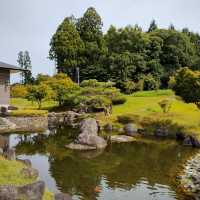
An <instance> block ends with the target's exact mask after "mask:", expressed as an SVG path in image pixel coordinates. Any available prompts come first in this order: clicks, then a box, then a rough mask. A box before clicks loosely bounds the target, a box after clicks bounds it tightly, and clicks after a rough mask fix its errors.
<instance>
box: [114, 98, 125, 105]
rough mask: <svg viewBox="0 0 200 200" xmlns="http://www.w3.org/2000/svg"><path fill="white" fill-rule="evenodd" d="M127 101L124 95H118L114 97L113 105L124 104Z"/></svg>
mask: <svg viewBox="0 0 200 200" xmlns="http://www.w3.org/2000/svg"><path fill="white" fill-rule="evenodd" d="M126 101H127V99H126V97H124V96H116V97H113V98H112V104H113V105H120V104H124V103H125V102H126Z"/></svg>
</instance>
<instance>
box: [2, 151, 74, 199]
mask: <svg viewBox="0 0 200 200" xmlns="http://www.w3.org/2000/svg"><path fill="white" fill-rule="evenodd" d="M1 154H2V156H4V157H5V158H6V159H8V160H17V161H18V162H21V163H23V164H24V168H22V169H21V171H20V174H21V175H22V176H23V177H25V178H28V179H38V177H39V172H38V170H36V169H34V168H32V164H31V161H30V160H28V159H25V160H22V159H17V158H16V155H15V150H14V149H13V148H11V149H7V150H6V151H4V150H2V152H1ZM45 188H46V186H45V183H44V181H40V180H39V181H36V182H34V183H32V184H27V185H24V186H14V185H2V186H0V199H1V200H19V199H24V200H42V199H43V196H44V192H45ZM54 199H55V200H72V198H71V197H70V196H69V195H68V194H64V193H59V194H55V195H54Z"/></svg>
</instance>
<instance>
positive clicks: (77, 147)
mask: <svg viewBox="0 0 200 200" xmlns="http://www.w3.org/2000/svg"><path fill="white" fill-rule="evenodd" d="M65 147H66V148H68V149H73V150H95V149H96V147H93V146H88V145H83V144H75V143H70V144H68V145H65Z"/></svg>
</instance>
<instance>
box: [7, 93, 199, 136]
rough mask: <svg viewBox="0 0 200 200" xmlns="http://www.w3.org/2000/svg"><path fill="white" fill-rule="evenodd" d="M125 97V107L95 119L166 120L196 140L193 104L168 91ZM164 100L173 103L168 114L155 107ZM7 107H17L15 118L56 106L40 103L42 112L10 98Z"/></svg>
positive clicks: (196, 122) (196, 112) (37, 113)
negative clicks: (181, 127) (9, 105)
mask: <svg viewBox="0 0 200 200" xmlns="http://www.w3.org/2000/svg"><path fill="white" fill-rule="evenodd" d="M126 98H127V102H126V103H125V104H123V105H118V106H113V114H112V115H111V116H110V117H105V116H104V114H103V113H101V114H98V115H97V118H98V119H99V120H100V121H101V122H102V123H107V122H116V119H117V116H119V115H126V114H135V115H139V116H140V117H141V118H143V117H150V118H152V119H170V120H171V121H173V122H174V123H177V124H178V125H181V126H184V129H185V131H186V132H188V133H192V134H194V133H195V134H198V137H199V138H200V111H199V110H198V108H197V107H196V106H195V105H194V104H186V103H184V102H183V101H181V100H180V98H178V97H176V96H175V95H174V93H173V92H172V91H171V90H157V91H145V92H136V93H134V94H132V95H126ZM166 98H170V99H172V101H173V103H172V107H171V110H170V112H169V113H163V112H162V110H161V108H160V106H159V104H158V103H159V102H160V101H161V100H163V99H166ZM11 104H12V105H14V106H17V107H18V108H19V110H18V111H14V112H13V115H15V116H19V115H25V116H29V115H32V114H35V115H40V114H41V115H43V114H45V113H46V112H47V110H49V109H50V108H52V107H54V106H56V103H55V102H54V101H45V102H43V106H42V111H40V110H38V108H37V104H36V103H32V102H30V101H27V100H26V99H21V98H12V99H11Z"/></svg>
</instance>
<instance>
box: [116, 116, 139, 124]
mask: <svg viewBox="0 0 200 200" xmlns="http://www.w3.org/2000/svg"><path fill="white" fill-rule="evenodd" d="M117 121H118V122H119V123H122V124H128V123H137V122H139V121H140V116H139V115H134V114H126V115H120V116H118V117H117Z"/></svg>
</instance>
